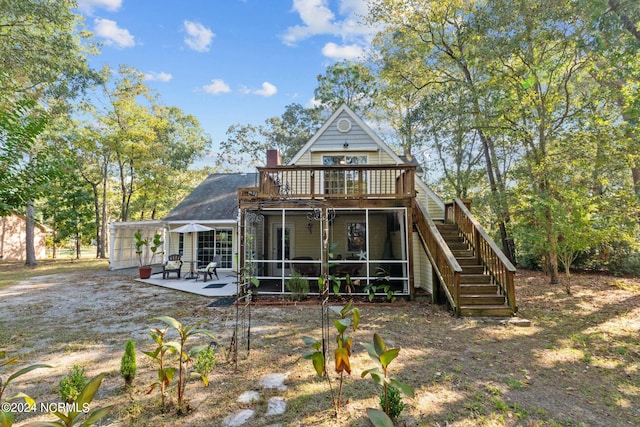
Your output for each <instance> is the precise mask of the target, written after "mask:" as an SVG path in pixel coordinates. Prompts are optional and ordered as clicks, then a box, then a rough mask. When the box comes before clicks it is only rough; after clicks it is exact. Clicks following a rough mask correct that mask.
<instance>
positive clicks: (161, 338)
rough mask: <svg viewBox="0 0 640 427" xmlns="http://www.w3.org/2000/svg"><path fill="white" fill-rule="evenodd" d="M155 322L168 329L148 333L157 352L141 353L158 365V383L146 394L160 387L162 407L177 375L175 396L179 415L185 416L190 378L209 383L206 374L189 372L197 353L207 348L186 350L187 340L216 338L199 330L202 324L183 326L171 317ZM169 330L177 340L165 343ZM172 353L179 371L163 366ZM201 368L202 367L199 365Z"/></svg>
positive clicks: (201, 346)
mask: <svg viewBox="0 0 640 427" xmlns="http://www.w3.org/2000/svg"><path fill="white" fill-rule="evenodd" d="M154 320H159V321H161V322H163V323H165V324H167V325H168V326H167V328H166V329H164V330H160V329H158V328H156V329H152V330H151V337H152V338H153V340H154V341H155V342H156V349H155V350H154V351H152V352H144V353H145V354H146V355H147V356H149V357H151V358H152V359H153V360H154V361H155V362H156V363H157V364H158V381H156V382H154V383H153V384H152V385H151V389H150V390H149V392H148V393H151V392H152V391H153V390H154V388H156V387H158V386H159V387H160V391H161V396H162V405H163V407H164V404H165V399H164V398H165V393H166V388H167V387H168V386H169V385H170V384H171V382H172V380H173V378H174V376H175V375H176V374H177V385H176V388H177V395H178V401H177V406H178V412H179V413H185V412H187V411H188V410H189V406H188V404H187V402H186V401H185V389H186V387H187V382H188V379H189V378H190V377H195V378H199V379H200V380H202V382H203V383H204V384H205V385H208V384H209V381H208V379H207V376H206V374H202V373H201V372H198V371H195V370H194V371H191V372H190V371H189V368H190V365H192V364H193V362H194V359H195V358H196V357H197V356H198V354H199V353H200V352H201V351H203V350H205V349H206V348H207V347H208V346H207V345H199V346H194V347H191V348H187V341H188V340H189V339H191V338H194V337H208V338H211V339H214V340H215V336H214V335H213V333H212V332H210V331H208V330H206V329H199V328H198V327H199V326H200V325H201V324H202V323H204V321H202V322H196V323H194V324H193V325H183V324H182V323H180V322H179V321H177V320H176V319H174V318H173V317H170V316H159V317H155V318H154ZM169 328H171V329H173V330H174V331H175V332H177V334H178V341H166V334H167V332H168V329H169ZM170 354H175V355H177V356H178V368H177V369H176V368H175V367H167V366H166V359H165V356H166V355H170ZM201 366H202V365H201Z"/></svg>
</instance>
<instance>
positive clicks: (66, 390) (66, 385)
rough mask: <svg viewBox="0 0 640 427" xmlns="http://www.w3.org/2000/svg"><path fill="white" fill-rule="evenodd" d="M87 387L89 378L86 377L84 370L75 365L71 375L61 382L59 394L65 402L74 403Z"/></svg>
mask: <svg viewBox="0 0 640 427" xmlns="http://www.w3.org/2000/svg"><path fill="white" fill-rule="evenodd" d="M86 385H87V378H86V377H85V376H84V368H81V367H80V366H78V365H73V370H72V371H71V373H70V374H69V375H67V376H66V377H64V378H63V379H61V380H60V384H59V386H58V394H59V395H60V398H61V399H62V400H63V401H65V402H68V403H73V402H75V400H76V399H77V398H78V395H79V394H80V391H81V390H82V389H83V388H84V387H85V386H86Z"/></svg>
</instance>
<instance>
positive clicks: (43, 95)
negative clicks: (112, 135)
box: [0, 0, 94, 266]
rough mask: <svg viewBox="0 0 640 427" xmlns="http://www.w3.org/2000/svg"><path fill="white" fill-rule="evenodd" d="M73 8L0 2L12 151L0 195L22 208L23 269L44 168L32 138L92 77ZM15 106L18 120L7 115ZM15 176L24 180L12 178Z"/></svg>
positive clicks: (5, 132)
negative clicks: (24, 217) (23, 218)
mask: <svg viewBox="0 0 640 427" xmlns="http://www.w3.org/2000/svg"><path fill="white" fill-rule="evenodd" d="M74 7H75V2H73V1H71V0H60V1H44V2H43V1H35V0H26V1H20V2H15V1H10V0H0V12H1V13H0V58H1V60H2V66H1V67H0V69H2V72H0V94H2V95H0V117H3V118H2V119H0V122H3V123H4V124H3V125H2V126H3V128H2V130H1V132H0V133H2V140H3V144H6V145H9V144H10V145H11V146H12V148H13V149H14V151H12V153H13V154H12V155H10V156H5V157H4V159H3V161H4V162H6V163H7V165H8V169H7V170H10V171H11V173H10V174H9V175H8V177H7V178H8V179H3V181H5V182H3V184H5V183H6V184H7V185H8V186H7V187H6V189H5V191H3V194H2V195H3V197H5V196H7V195H9V196H10V197H8V198H5V199H4V200H3V202H2V205H3V209H7V208H8V207H12V208H16V207H18V203H22V206H25V207H26V214H27V228H26V264H27V265H31V266H33V265H36V264H37V261H36V259H35V250H34V246H33V244H34V243H33V235H34V233H33V227H34V223H35V218H34V215H35V211H34V204H35V203H34V201H35V199H36V198H37V197H38V196H39V193H37V192H36V191H37V190H38V189H43V188H44V187H43V185H41V184H42V182H41V181H40V180H46V179H47V177H48V175H47V174H46V173H42V172H40V170H42V168H43V167H44V168H45V169H46V167H47V166H46V164H44V163H43V162H42V161H41V156H40V155H39V150H37V149H36V147H35V146H34V144H35V142H36V137H37V136H38V135H39V134H40V133H41V132H42V131H43V130H44V129H45V126H44V124H45V123H46V121H47V116H48V115H50V114H52V113H55V110H54V109H55V108H56V107H58V106H59V105H61V104H63V102H61V101H64V100H66V99H70V98H72V97H73V96H75V95H76V94H77V93H78V92H79V91H81V90H82V89H83V88H84V87H86V84H87V83H88V82H89V81H90V80H91V79H92V78H93V77H94V75H93V74H92V73H91V71H90V70H89V68H88V65H87V62H86V55H87V53H88V52H89V51H90V50H92V46H91V45H83V44H82V41H81V40H82V38H85V37H87V36H88V34H87V33H86V32H83V31H82V30H81V27H80V25H79V23H80V16H79V15H77V14H75V13H73V12H72V8H74ZM16 47H20V48H19V49H17V48H16ZM15 107H18V108H19V111H20V113H19V115H18V116H16V115H15V114H13V113H11V109H13V108H15ZM7 118H8V120H7ZM16 119H18V120H17V121H16ZM29 123H31V124H29ZM36 123H37V124H38V125H34V124H36ZM7 125H8V126H7ZM20 175H22V176H23V177H24V176H25V175H27V179H26V180H19V179H18V180H16V179H14V178H15V177H20ZM20 187H22V188H20Z"/></svg>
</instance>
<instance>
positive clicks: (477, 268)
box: [460, 264, 484, 274]
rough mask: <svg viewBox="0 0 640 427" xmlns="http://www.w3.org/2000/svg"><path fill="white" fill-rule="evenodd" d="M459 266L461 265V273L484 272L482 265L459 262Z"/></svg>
mask: <svg viewBox="0 0 640 427" xmlns="http://www.w3.org/2000/svg"><path fill="white" fill-rule="evenodd" d="M460 267H462V274H483V273H484V266H483V265H466V264H460Z"/></svg>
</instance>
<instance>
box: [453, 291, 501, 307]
mask: <svg viewBox="0 0 640 427" xmlns="http://www.w3.org/2000/svg"><path fill="white" fill-rule="evenodd" d="M504 303H505V299H504V295H490V294H477V295H463V296H460V306H467V305H504Z"/></svg>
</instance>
